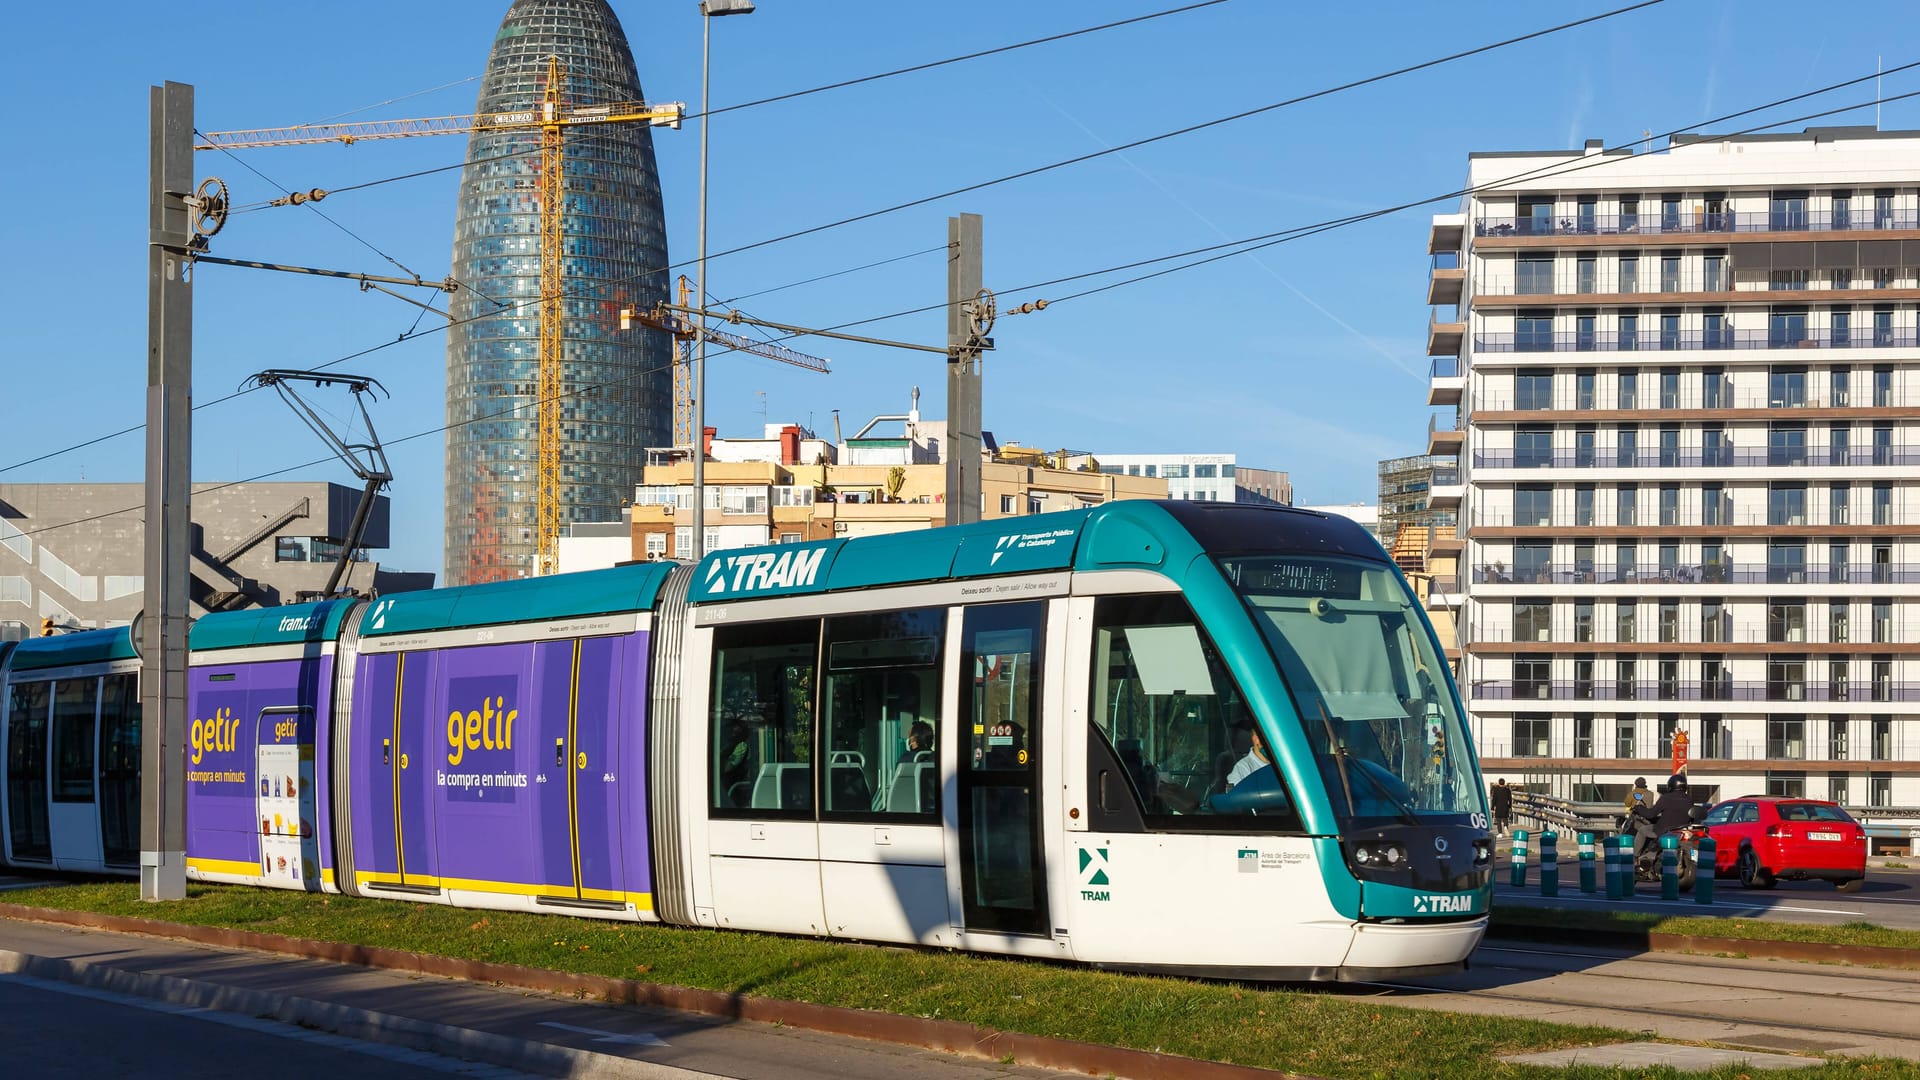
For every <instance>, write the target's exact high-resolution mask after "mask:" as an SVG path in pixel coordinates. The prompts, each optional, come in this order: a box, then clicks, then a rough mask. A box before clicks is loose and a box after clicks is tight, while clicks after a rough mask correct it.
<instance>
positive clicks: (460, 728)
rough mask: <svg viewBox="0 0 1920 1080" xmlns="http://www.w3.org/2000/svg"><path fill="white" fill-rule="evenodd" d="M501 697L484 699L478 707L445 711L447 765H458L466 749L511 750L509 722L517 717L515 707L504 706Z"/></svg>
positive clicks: (504, 699)
mask: <svg viewBox="0 0 1920 1080" xmlns="http://www.w3.org/2000/svg"><path fill="white" fill-rule="evenodd" d="M506 704H507V699H506V698H504V697H491V698H487V699H485V700H483V701H481V703H480V707H479V708H478V709H475V710H473V711H472V712H467V713H462V712H461V711H460V710H459V709H455V710H453V711H452V712H450V713H448V714H447V746H448V747H449V750H448V753H447V764H449V765H458V764H460V762H461V759H463V758H465V757H466V756H467V751H469V750H479V749H481V748H482V747H485V748H486V749H488V750H511V749H513V722H514V721H515V720H518V719H520V710H519V709H509V708H507V707H506Z"/></svg>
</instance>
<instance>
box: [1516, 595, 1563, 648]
mask: <svg viewBox="0 0 1920 1080" xmlns="http://www.w3.org/2000/svg"><path fill="white" fill-rule="evenodd" d="M1513 640H1515V641H1551V640H1553V603H1552V602H1551V601H1548V600H1516V601H1514V604H1513Z"/></svg>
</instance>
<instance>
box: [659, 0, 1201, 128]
mask: <svg viewBox="0 0 1920 1080" xmlns="http://www.w3.org/2000/svg"><path fill="white" fill-rule="evenodd" d="M1226 2H1227V0H1201V2H1200V3H1196V4H1187V5H1185V6H1183V7H1176V8H1168V9H1167V10H1165V11H1154V12H1149V13H1148V14H1145V15H1136V16H1134V17H1132V18H1130V19H1116V20H1114V21H1113V22H1106V23H1101V24H1099V25H1098V26H1087V27H1082V28H1080V29H1078V30H1067V31H1064V32H1062V33H1058V34H1048V35H1047V36H1045V37H1037V38H1032V39H1030V40H1027V41H1016V42H1014V43H1013V44H1011V45H998V46H995V47H994V48H991V49H981V50H979V51H977V52H970V53H962V54H961V55H959V56H949V57H947V58H946V59H944V60H929V61H927V62H926V63H924V64H913V65H910V66H908V67H903V68H895V69H893V70H892V71H881V72H876V73H875V74H872V75H861V76H859V77H857V78H852V79H842V80H840V81H839V82H832V83H827V84H826V85H824V86H814V87H809V88H808V89H805V90H790V91H788V92H787V93H784V94H775V95H774V96H772V97H764V98H758V99H755V100H753V101H742V102H740V103H739V104H736V105H723V106H721V107H720V108H717V109H708V110H707V111H706V112H698V113H689V114H687V116H686V119H688V120H697V119H699V118H701V117H703V116H719V115H720V114H721V113H730V112H734V111H737V110H739V109H752V108H756V107H758V106H761V105H772V104H774V103H776V102H781V101H792V100H793V99H794V98H802V97H806V96H808V95H810V94H823V93H826V92H827V91H829V90H843V89H845V88H847V87H849V86H859V85H861V84H862V83H870V82H878V81H879V80H881V79H891V78H893V77H894V76H896V75H911V74H913V73H914V72H917V71H931V70H933V69H934V68H938V67H946V66H947V65H949V64H958V63H961V62H963V61H966V60H979V59H981V58H983V57H988V56H998V55H1000V54H1001V53H1010V52H1014V51H1015V50H1018V49H1025V48H1028V47H1030V46H1033V45H1046V44H1050V43H1052V42H1055V41H1065V40H1067V39H1068V38H1076V37H1081V36H1084V35H1086V34H1092V33H1097V32H1099V31H1102V30H1113V29H1116V28H1118V27H1122V26H1132V25H1134V24H1135V23H1143V22H1150V21H1152V20H1154V19H1164V18H1166V17H1167V16H1169V15H1184V14H1186V13H1187V12H1190V11H1198V10H1200V9H1201V8H1209V7H1214V6H1215V5H1218V4H1224V3H1226Z"/></svg>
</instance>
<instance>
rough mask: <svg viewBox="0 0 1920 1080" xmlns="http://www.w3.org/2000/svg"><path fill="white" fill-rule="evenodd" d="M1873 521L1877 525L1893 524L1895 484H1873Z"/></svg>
mask: <svg viewBox="0 0 1920 1080" xmlns="http://www.w3.org/2000/svg"><path fill="white" fill-rule="evenodd" d="M1873 523H1874V524H1875V525H1891V524H1893V485H1892V484H1875V485H1873Z"/></svg>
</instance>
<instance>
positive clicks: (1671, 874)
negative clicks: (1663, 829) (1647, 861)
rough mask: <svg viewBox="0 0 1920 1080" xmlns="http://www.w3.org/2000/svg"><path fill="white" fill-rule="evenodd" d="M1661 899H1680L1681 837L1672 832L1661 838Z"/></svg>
mask: <svg viewBox="0 0 1920 1080" xmlns="http://www.w3.org/2000/svg"><path fill="white" fill-rule="evenodd" d="M1660 899H1662V900H1678V899H1680V838H1679V837H1677V836H1675V835H1673V834H1672V833H1668V834H1667V835H1665V836H1663V837H1661V838H1660Z"/></svg>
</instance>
